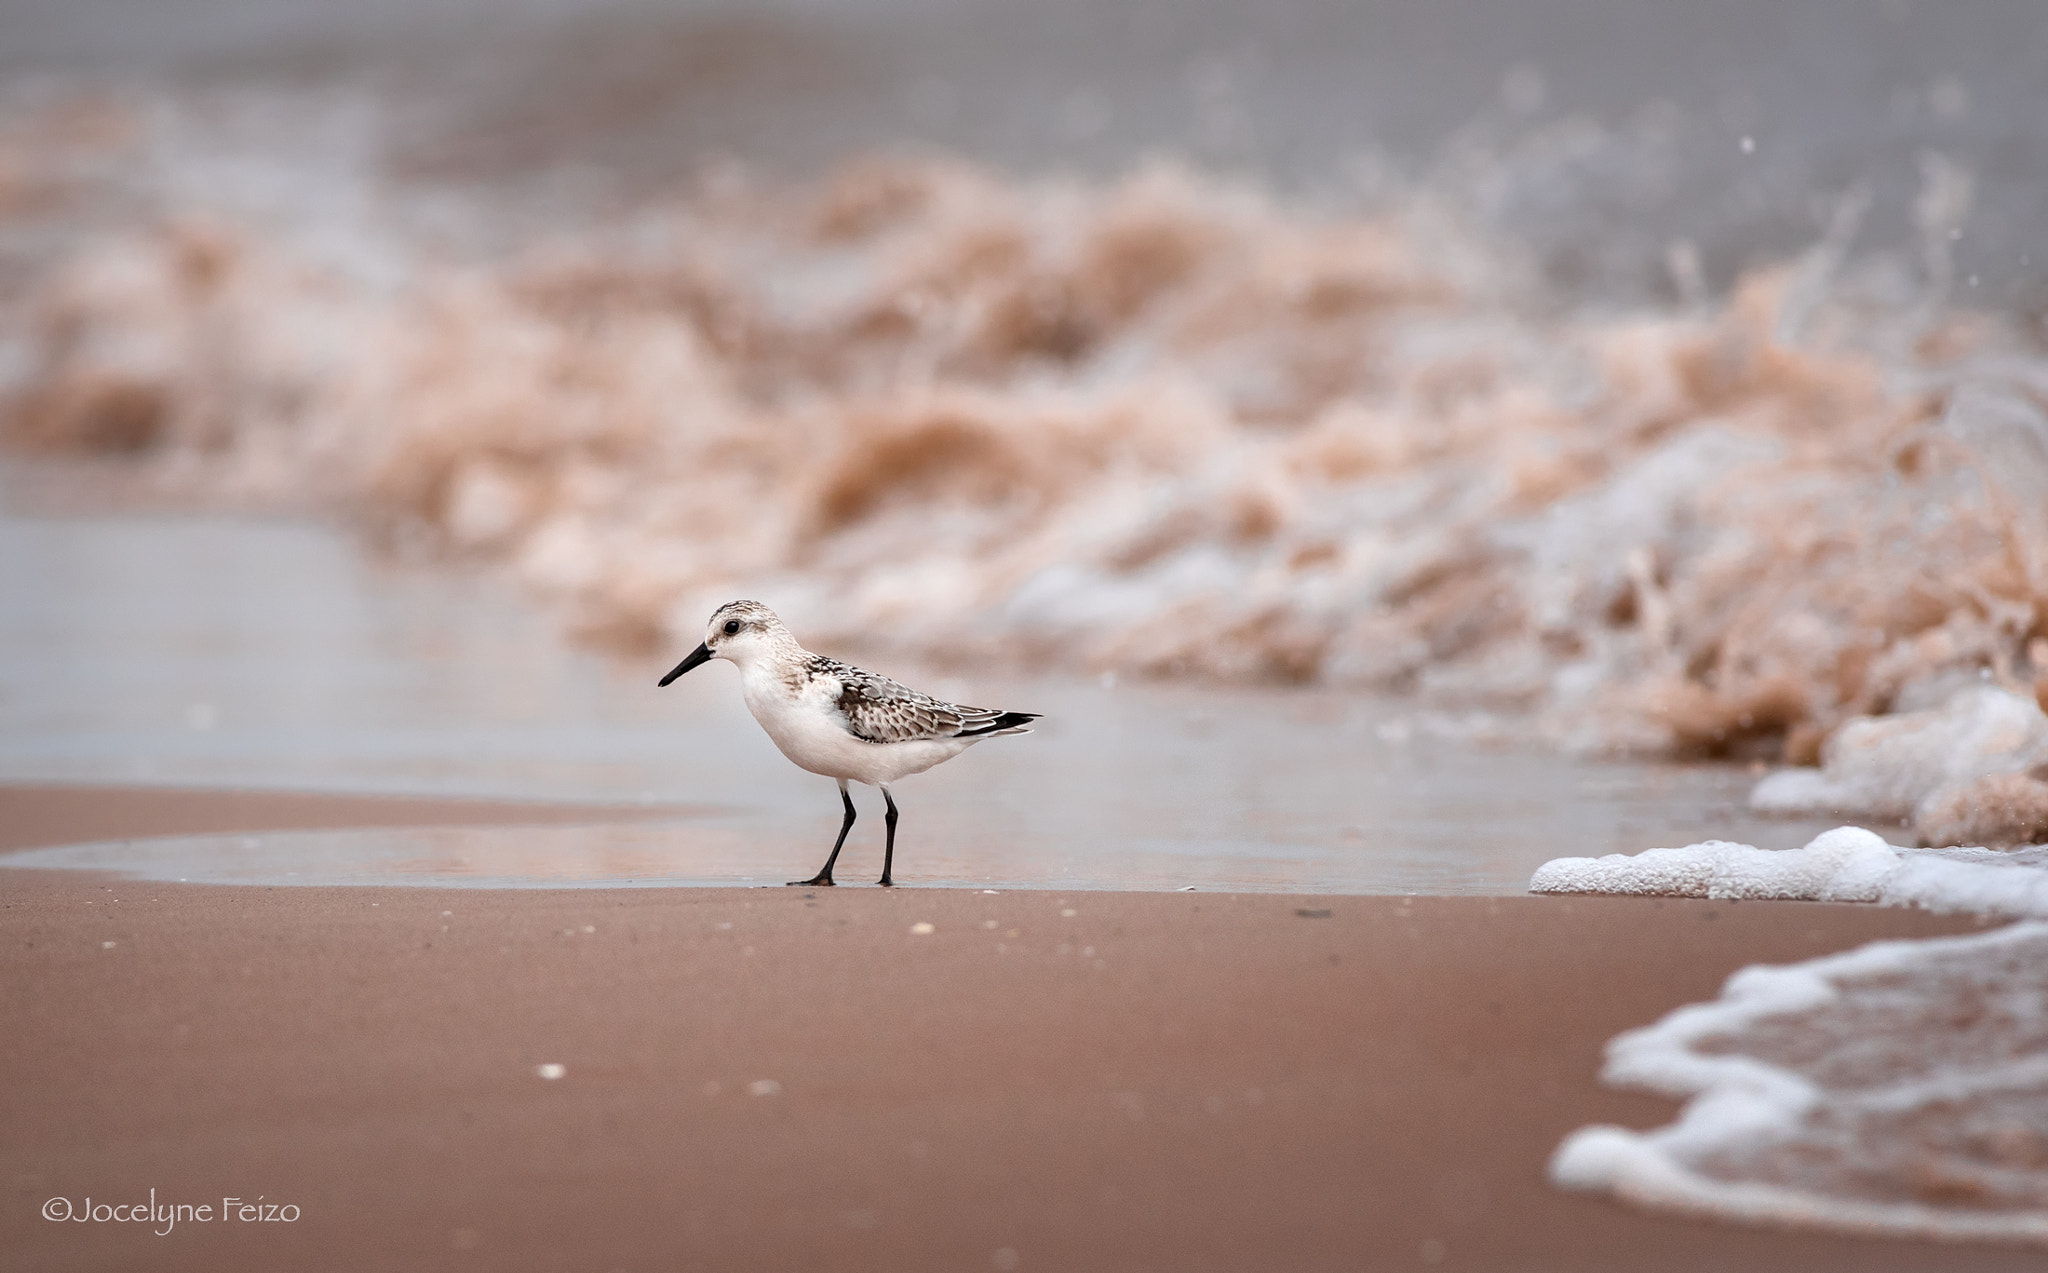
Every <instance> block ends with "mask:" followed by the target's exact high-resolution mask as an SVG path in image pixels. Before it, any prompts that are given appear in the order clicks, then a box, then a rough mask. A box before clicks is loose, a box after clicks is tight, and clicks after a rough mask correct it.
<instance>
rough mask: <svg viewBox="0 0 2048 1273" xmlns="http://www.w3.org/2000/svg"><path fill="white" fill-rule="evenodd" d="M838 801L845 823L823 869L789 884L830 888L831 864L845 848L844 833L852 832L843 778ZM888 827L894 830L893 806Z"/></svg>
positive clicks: (851, 803)
mask: <svg viewBox="0 0 2048 1273" xmlns="http://www.w3.org/2000/svg"><path fill="white" fill-rule="evenodd" d="M839 799H840V801H841V802H842V803H844V804H845V805H846V821H844V822H842V823H840V824H839V838H838V839H836V840H834V841H833V842H832V856H831V857H828V858H826V859H825V867H824V869H823V870H821V871H819V872H818V873H817V874H816V875H814V876H812V877H811V878H810V879H807V880H791V881H790V883H791V884H793V885H799V886H801V887H804V888H811V887H817V888H830V887H832V864H833V863H834V862H837V861H838V860H839V850H840V849H842V848H844V847H845V846H846V833H847V832H848V831H851V830H853V797H852V796H850V795H848V794H847V793H846V780H845V779H843V778H842V779H841V780H840V782H839ZM889 826H890V829H891V830H894V829H895V826H896V814H895V812H894V806H891V812H890V814H889Z"/></svg>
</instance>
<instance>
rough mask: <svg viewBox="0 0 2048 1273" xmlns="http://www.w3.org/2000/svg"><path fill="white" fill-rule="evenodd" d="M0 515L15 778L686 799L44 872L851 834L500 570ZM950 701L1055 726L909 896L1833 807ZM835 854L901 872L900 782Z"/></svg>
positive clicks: (822, 794) (1466, 872)
mask: <svg viewBox="0 0 2048 1273" xmlns="http://www.w3.org/2000/svg"><path fill="white" fill-rule="evenodd" d="M11 476H12V479H13V480H12V482H11V484H10V485H11V489H12V491H13V493H14V499H13V501H12V505H11V507H9V508H8V509H6V510H0V579H4V580H5V587H4V589H0V596H4V600H0V779H4V780H6V781H13V782H25V781H43V782H122V783H145V784H172V785H215V786H222V785H232V786H245V787H268V788H293V789H321V790H332V789H345V790H360V791H382V792H408V793H442V794H463V795H502V796H519V797H526V798H537V797H552V798H561V799H591V798H600V799H610V800H618V801H626V802H638V801H661V802H685V803H690V804H693V805H707V806H714V807H716V808H717V809H718V810H720V811H721V812H718V813H715V814H713V815H712V816H708V817H704V818H701V819H693V820H690V821H686V822H678V823H651V824H650V823H635V824H631V825H614V826H606V827H597V828H587V829H579V828H557V827H547V828H518V829H492V830H487V831H486V830H474V831H471V830H434V831H419V832H390V831H362V832H348V833H338V832H319V833H313V832H306V833H293V834H288V835H287V834H276V835H264V836H253V837H248V836H221V837H197V838H181V839H170V840H159V841H135V842H129V843H124V844H113V845H96V846H82V847H73V848H64V849H51V850H38V851H35V852H32V853H29V854H22V855H16V856H14V857H12V858H10V859H9V861H10V862H12V863H15V864H18V865H30V864H35V865H67V866H78V867H101V868H108V869H115V870H122V871H129V872H133V873H136V874H138V875H142V876H146V877H148V878H156V879H191V880H195V881H196V880H206V881H221V882H227V881H235V882H264V883H285V882H289V883H418V884H493V885H520V884H535V885H539V884H547V885H561V884H608V883H622V882H626V881H633V882H638V883H650V884H652V883H691V884H712V883H733V884H759V883H779V882H781V881H783V880H786V879H792V878H800V877H802V876H806V875H808V874H810V873H811V872H812V871H814V870H815V869H816V868H817V866H818V864H819V863H820V862H822V861H823V858H824V854H825V851H826V850H827V849H828V848H829V847H830V842H831V837H832V835H833V833H834V832H835V830H836V828H837V824H838V808H837V801H836V800H835V799H834V792H833V789H832V785H831V783H830V782H828V781H826V780H825V779H821V778H816V777H814V776H811V775H808V774H805V773H802V772H801V771H799V770H797V769H795V768H794V767H792V766H791V765H789V764H788V762H787V761H785V760H783V759H782V757H781V756H780V755H779V754H777V753H776V751H775V750H774V747H773V745H772V744H770V743H769V742H768V740H767V739H766V737H765V736H764V735H762V733H761V732H760V730H759V729H758V727H756V726H755V725H754V723H753V722H752V721H751V720H750V719H749V718H748V717H747V715H746V712H745V710H744V708H743V707H742V706H741V704H740V701H739V694H738V687H737V685H736V683H735V682H734V679H733V677H732V670H731V669H730V668H729V667H726V666H724V665H722V664H714V665H712V666H710V667H707V668H705V669H703V670H702V671H699V672H696V673H693V674H692V675H690V676H689V677H686V678H684V679H683V680H681V681H679V682H677V683H676V684H675V685H673V686H671V687H669V688H668V689H665V690H657V689H656V688H655V684H654V682H655V680H656V679H657V678H658V677H659V676H660V674H661V673H662V672H663V671H665V670H667V668H668V667H669V666H670V664H671V663H672V662H673V659H672V658H671V657H669V654H668V653H667V652H664V653H662V654H659V655H656V656H653V657H649V658H646V659H640V660H617V661H612V660H607V659H605V658H603V657H601V656H598V655H595V654H592V653H589V652H587V651H584V650H579V649H575V648H572V647H570V646H568V645H566V644H565V643H564V642H563V640H562V639H561V637H560V636H559V634H558V631H557V629H556V627H555V625H554V624H553V623H552V622H550V620H549V619H548V618H547V617H546V616H545V615H544V614H540V613H536V612H535V611H533V610H532V609H530V608H528V607H527V606H525V605H524V604H523V603H522V602H521V600H520V599H519V598H518V597H517V596H516V595H515V594H514V593H513V592H512V591H511V590H510V589H509V588H508V587H506V586H505V585H503V584H501V583H497V582H494V581H493V580H492V579H490V578H488V577H477V576H472V575H461V574H454V573H450V572H448V571H446V570H441V569H435V568H429V567H400V566H393V565H389V564H380V563H379V562H377V561H376V560H374V559H372V558H369V557H367V556H365V555H364V554H362V553H361V552H359V551H358V550H357V549H356V548H355V546H354V545H353V543H352V541H351V540H350V539H348V538H347V537H346V536H345V535H344V533H343V532H341V531H339V530H336V529H333V528H330V527H326V526H323V525H320V524H316V523H310V522H301V521H293V520H288V519H281V518H270V517H245V516H235V515H222V514H204V515H199V514H190V513H177V512H161V511H160V512H136V513H129V514H126V515H103V514H96V515H91V516H52V515H37V514H35V513H32V512H28V511H24V505H29V506H32V505H34V504H35V502H36V501H35V500H34V499H33V498H32V496H33V486H34V484H35V483H36V482H37V481H38V480H41V479H40V478H39V475H38V474H37V472H36V471H34V470H28V471H24V470H22V469H20V468H19V467H17V468H16V469H15V470H14V471H13V473H12V475H11ZM883 670H886V671H889V672H891V673H897V674H900V675H901V676H902V677H903V678H904V679H906V680H909V681H911V682H912V683H914V684H918V685H921V686H923V687H926V688H929V689H931V690H933V691H936V692H939V693H943V694H948V695H953V696H957V697H960V698H964V699H966V700H968V701H981V702H987V703H992V704H997V705H1001V706H1005V707H1015V708H1019V709H1029V710H1033V711H1038V712H1043V713H1045V715H1046V719H1045V721H1044V722H1043V723H1042V724H1041V725H1040V727H1039V728H1038V729H1037V730H1036V732H1034V733H1032V734H1030V735H1026V736H1022V737H1016V738H1005V739H1000V740H994V741H992V742H991V743H989V744H988V745H986V746H983V747H978V748H976V749H975V750H973V751H972V752H970V753H968V754H967V755H964V756H962V757H960V758H959V759H956V760H954V761H952V762H951V763H949V764H947V765H945V766H943V767H942V768H940V769H938V770H934V771H932V772H931V773H929V774H926V775H923V776H921V777H919V778H917V779H915V780H911V781H907V782H905V783H904V784H903V785H902V787H901V788H900V789H899V796H900V804H901V806H902V808H903V811H904V812H903V822H902V829H901V840H900V843H899V846H898V850H899V851H898V857H897V870H898V873H899V876H900V877H901V878H902V879H903V880H904V881H905V882H906V883H931V882H944V883H955V884H975V885H987V886H1007V885H1032V886H1048V887H1063V888H1179V887H1186V886H1189V885H1194V886H1196V887H1200V888H1230V889H1276V890H1289V889H1301V890H1321V891H1333V892H1420V893H1519V892H1521V891H1522V890H1523V889H1524V888H1525V887H1526V886H1527V883H1528V879H1529V875H1530V873H1531V872H1532V871H1533V870H1534V868H1535V867H1536V866H1537V865H1538V864H1540V863H1541V862H1543V861H1545V860H1547V859H1549V858H1553V857H1557V856H1560V855H1564V854H1599V853H1609V852H1624V851H1626V852H1632V851H1635V850H1638V849H1642V848H1646V847H1650V846H1653V845H1663V844H1684V843H1689V842H1691V841H1694V840H1697V839H1700V838H1702V837H1703V836H1705V835H1708V834H1713V835H1735V836H1739V837H1741V838H1745V839H1749V840H1751V841H1752V842H1754V843H1759V844H1765V845H1779V846H1792V845H1796V844H1800V843H1803V842H1804V841H1805V840H1806V839H1807V838H1809V837H1810V836H1811V835H1812V834H1813V833H1814V831H1815V830H1817V829H1819V828H1820V827H1821V826H1823V825H1824V824H1822V823H1816V822H1811V821H1791V820H1788V821H1764V820H1761V819H1758V818H1756V817H1754V816H1752V815H1748V814H1746V813H1744V812H1743V800H1744V797H1745V795H1746V793H1747V790H1748V787H1749V785H1750V783H1751V781H1752V780H1753V775H1752V774H1751V773H1750V772H1749V771H1748V770H1746V769H1742V768H1736V767H1728V766H1685V765H1660V764H1644V763H1605V762H1595V761H1584V760H1575V759H1571V758H1567V757H1563V756H1559V755H1556V754H1554V753H1549V752H1544V751H1540V750H1534V749H1528V748H1519V747H1513V746H1506V745H1489V744H1488V743H1486V742H1485V741H1484V739H1485V737H1486V734H1487V730H1488V728H1489V723H1488V722H1487V720H1486V719H1484V718H1481V717H1459V716H1449V715H1444V714H1437V713H1428V712H1421V711H1418V710H1416V709H1415V707H1414V706H1413V705H1412V704H1404V703H1401V702H1398V701H1390V700H1385V699H1380V698H1374V697H1370V696H1364V695H1358V694H1350V693H1340V692H1334V691H1328V690H1320V689H1303V690H1289V691H1260V690H1244V689H1203V688H1192V687H1188V686H1185V685H1171V684H1158V683H1132V682H1130V681H1123V682H1110V681H1103V680H1082V679H1076V678H1056V677H1048V678H1008V677H1003V676H994V675H989V676H984V675H979V674H976V675H962V674H961V673H959V672H957V671H954V672H942V671H931V670H926V671H923V672H920V671H918V670H917V669H915V668H911V667H905V666H902V665H898V664H894V663H886V664H884V666H883ZM856 799H857V801H858V802H859V803H860V805H861V807H862V809H863V811H864V813H863V818H862V820H861V822H860V823H859V824H858V825H857V826H856V828H855V832H854V835H853V837H852V839H851V841H850V843H849V847H848V849H847V851H846V854H845V855H844V856H843V857H842V859H841V867H840V874H841V877H842V878H843V879H845V880H847V881H863V880H867V879H869V878H872V876H873V875H875V874H878V873H879V872H878V867H879V858H880V842H879V836H880V831H881V828H880V826H879V822H880V818H879V816H877V815H879V813H880V808H879V801H876V800H874V798H873V793H872V792H870V791H867V790H865V789H861V790H859V791H857V793H856Z"/></svg>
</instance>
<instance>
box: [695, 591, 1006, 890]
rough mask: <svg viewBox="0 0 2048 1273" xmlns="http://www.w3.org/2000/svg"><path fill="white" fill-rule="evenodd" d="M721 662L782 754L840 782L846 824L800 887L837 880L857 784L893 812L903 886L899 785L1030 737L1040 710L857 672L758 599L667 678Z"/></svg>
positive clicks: (732, 611)
mask: <svg viewBox="0 0 2048 1273" xmlns="http://www.w3.org/2000/svg"><path fill="white" fill-rule="evenodd" d="M712 659H726V660H729V661H730V662H732V663H734V664H736V665H737V666H738V667H739V669H740V692H741V694H742V695H743V696H744V697H745V699H746V703H747V710H748V711H750V712H752V713H753V714H754V719H755V720H757V721H759V722H761V728H762V729H765V730H767V731H768V737H770V738H772V739H774V740H775V745H776V746H777V747H780V748H781V749H782V754H783V755H785V756H787V757H789V758H790V759H791V760H792V761H795V762H796V764H797V765H798V767H800V768H803V769H808V770H810V771H811V772H812V773H814V774H823V775H824V776H825V777H827V778H836V779H838V780H839V800H840V803H842V804H844V805H845V806H846V821H844V822H842V823H840V824H839V838H838V839H837V840H834V841H833V842H832V856H831V857H828V858H826V859H825V865H824V868H823V869H822V870H820V871H819V872H818V873H817V874H816V875H814V876H812V877H811V878H810V879H807V880H791V881H790V883H791V884H796V885H806V886H809V885H816V886H821V887H822V886H828V885H830V884H832V882H833V880H832V864H833V863H835V862H837V861H838V860H839V850H840V849H841V848H843V847H845V845H846V833H847V832H848V831H851V830H853V817H854V814H853V796H852V795H851V794H849V793H848V791H847V790H846V784H847V783H848V782H865V783H867V784H869V785H870V786H875V787H880V788H881V789H882V801H883V803H884V804H886V805H888V807H889V812H888V813H887V814H886V815H884V817H883V822H884V824H885V825H887V827H888V829H889V830H888V836H887V839H886V842H885V847H884V848H883V850H882V880H881V884H882V887H883V888H889V887H892V886H893V885H894V884H895V880H893V879H892V878H891V877H890V869H891V867H892V866H893V865H894V864H895V860H896V801H895V798H894V797H892V796H891V795H890V794H889V784H890V783H892V782H895V781H896V780H897V779H899V778H907V777H909V776H910V775H911V774H921V773H923V772H924V771H925V770H927V769H930V768H931V767H932V766H933V765H936V764H938V763H939V762H940V761H944V760H951V759H952V758H953V757H955V756H957V755H959V754H960V753H961V752H963V751H966V750H967V749H968V748H969V747H972V746H973V745H974V744H976V743H978V742H980V741H981V740H982V739H984V738H995V737H998V736H999V735H1002V734H1028V733H1030V732H1031V731H1030V730H1029V729H1028V728H1026V726H1028V725H1029V724H1030V723H1031V722H1032V721H1035V720H1037V719H1038V713H1036V712H999V711H993V710H991V709H989V708H986V707H962V706H961V705H960V704H958V703H948V702H945V701H943V700H941V699H936V698H933V697H932V696H931V695H929V694H920V693H919V692H918V691H916V690H914V689H910V688H909V687H907V686H903V685H898V684H897V683H896V682H894V681H892V680H890V679H889V678H888V677H886V676H877V675H876V674H875V673H873V672H869V671H865V670H863V669H861V668H857V667H852V666H849V665H848V664H845V663H841V662H840V661H839V660H837V659H828V658H826V657H825V656H824V655H822V654H813V653H811V652H810V651H809V650H806V649H805V648H804V647H803V646H801V645H798V644H797V640H796V638H795V637H794V636H792V635H790V631H789V629H788V628H786V627H784V626H783V625H782V620H780V619H778V618H776V617H775V612H774V611H773V610H770V609H769V608H768V607H767V606H764V605H762V604H761V603H760V602H758V601H729V602H727V603H726V604H725V605H722V606H720V607H718V609H717V611H716V612H714V613H713V614H712V616H711V622H710V623H709V624H708V625H706V628H705V632H704V641H703V644H701V645H699V646H698V647H697V648H696V649H694V650H692V651H690V655H689V657H688V658H686V659H684V660H683V661H682V662H681V663H678V664H676V667H675V670H674V671H673V672H670V673H669V674H668V675H667V676H664V677H662V678H661V683H662V684H663V685H667V684H668V683H669V682H670V681H673V680H675V679H676V678H677V677H678V676H681V675H682V674H683V673H685V672H687V671H689V670H690V669H691V668H693V667H697V666H699V665H700V664H704V663H709V662H710V661H711V660H712Z"/></svg>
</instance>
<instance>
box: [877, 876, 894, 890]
mask: <svg viewBox="0 0 2048 1273" xmlns="http://www.w3.org/2000/svg"><path fill="white" fill-rule="evenodd" d="M876 882H877V883H879V884H880V885H881V886H882V887H883V888H895V887H896V881H894V880H892V879H890V878H889V877H888V876H886V875H884V876H883V877H882V878H881V879H880V880H878V881H876Z"/></svg>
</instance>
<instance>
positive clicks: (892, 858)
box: [882, 787, 896, 888]
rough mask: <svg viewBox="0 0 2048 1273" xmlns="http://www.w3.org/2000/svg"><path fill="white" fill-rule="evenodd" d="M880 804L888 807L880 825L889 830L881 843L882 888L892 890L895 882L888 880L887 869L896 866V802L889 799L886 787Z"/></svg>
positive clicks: (883, 789)
mask: <svg viewBox="0 0 2048 1273" xmlns="http://www.w3.org/2000/svg"><path fill="white" fill-rule="evenodd" d="M882 803H884V804H886V805H888V806H889V812H887V813H885V814H883V815H882V824H883V825H884V826H886V827H888V828H889V834H888V836H887V837H886V838H885V839H884V840H883V842H882V887H883V888H894V887H895V886H896V881H894V880H892V879H890V878H889V868H890V867H892V866H894V865H895V864H896V801H895V800H894V799H892V798H891V797H890V795H889V789H888V788H887V787H883V788H882Z"/></svg>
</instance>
